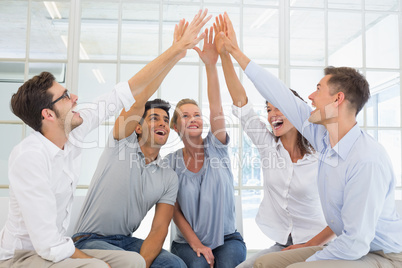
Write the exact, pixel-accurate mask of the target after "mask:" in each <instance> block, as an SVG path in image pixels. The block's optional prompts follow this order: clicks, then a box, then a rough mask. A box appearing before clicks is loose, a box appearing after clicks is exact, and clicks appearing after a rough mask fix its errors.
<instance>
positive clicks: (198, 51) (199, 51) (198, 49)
mask: <svg viewBox="0 0 402 268" xmlns="http://www.w3.org/2000/svg"><path fill="white" fill-rule="evenodd" d="M193 49H194V50H195V51H197V53H198V56H200V57H201V53H202V52H201V49H200V48H199V47H193ZM198 257H199V256H198Z"/></svg>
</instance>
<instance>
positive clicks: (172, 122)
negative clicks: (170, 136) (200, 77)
mask: <svg viewBox="0 0 402 268" xmlns="http://www.w3.org/2000/svg"><path fill="white" fill-rule="evenodd" d="M184 104H194V105H195V106H197V107H199V106H198V103H197V102H196V101H195V100H193V99H182V100H180V101H179V102H178V103H177V105H176V108H175V109H174V113H173V116H172V120H170V128H171V129H174V126H175V125H176V124H177V119H178V118H179V114H180V107H181V106H183V105H184Z"/></svg>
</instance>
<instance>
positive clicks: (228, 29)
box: [214, 12, 239, 54]
mask: <svg viewBox="0 0 402 268" xmlns="http://www.w3.org/2000/svg"><path fill="white" fill-rule="evenodd" d="M214 29H215V44H216V49H217V50H218V53H219V54H222V53H226V52H229V53H232V52H233V50H234V49H238V48H239V45H238V44H237V39H236V33H235V31H234V28H233V24H232V22H231V20H230V19H229V16H228V14H227V13H226V12H225V13H224V16H222V15H221V14H220V15H219V16H217V17H216V18H215V23H214Z"/></svg>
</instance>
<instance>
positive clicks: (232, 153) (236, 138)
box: [226, 126, 243, 187]
mask: <svg viewBox="0 0 402 268" xmlns="http://www.w3.org/2000/svg"><path fill="white" fill-rule="evenodd" d="M226 127H227V128H226V131H227V133H228V135H229V137H230V143H229V157H230V159H229V161H230V164H231V167H232V173H233V185H234V186H235V187H236V186H239V174H240V172H241V170H242V169H243V165H242V162H241V159H240V155H239V148H240V139H241V138H240V132H239V128H238V127H234V128H230V127H228V126H226Z"/></svg>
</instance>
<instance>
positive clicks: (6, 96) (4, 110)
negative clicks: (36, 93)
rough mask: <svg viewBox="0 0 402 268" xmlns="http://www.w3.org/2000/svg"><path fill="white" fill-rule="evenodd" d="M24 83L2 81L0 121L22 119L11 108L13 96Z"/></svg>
mask: <svg viewBox="0 0 402 268" xmlns="http://www.w3.org/2000/svg"><path fill="white" fill-rule="evenodd" d="M21 85H22V83H0V87H1V90H0V121H2V120H20V119H19V118H18V117H16V116H15V115H14V114H13V113H12V112H11V108H10V101H11V96H12V95H13V94H14V93H16V92H17V91H18V88H19V87H20V86H21Z"/></svg>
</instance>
